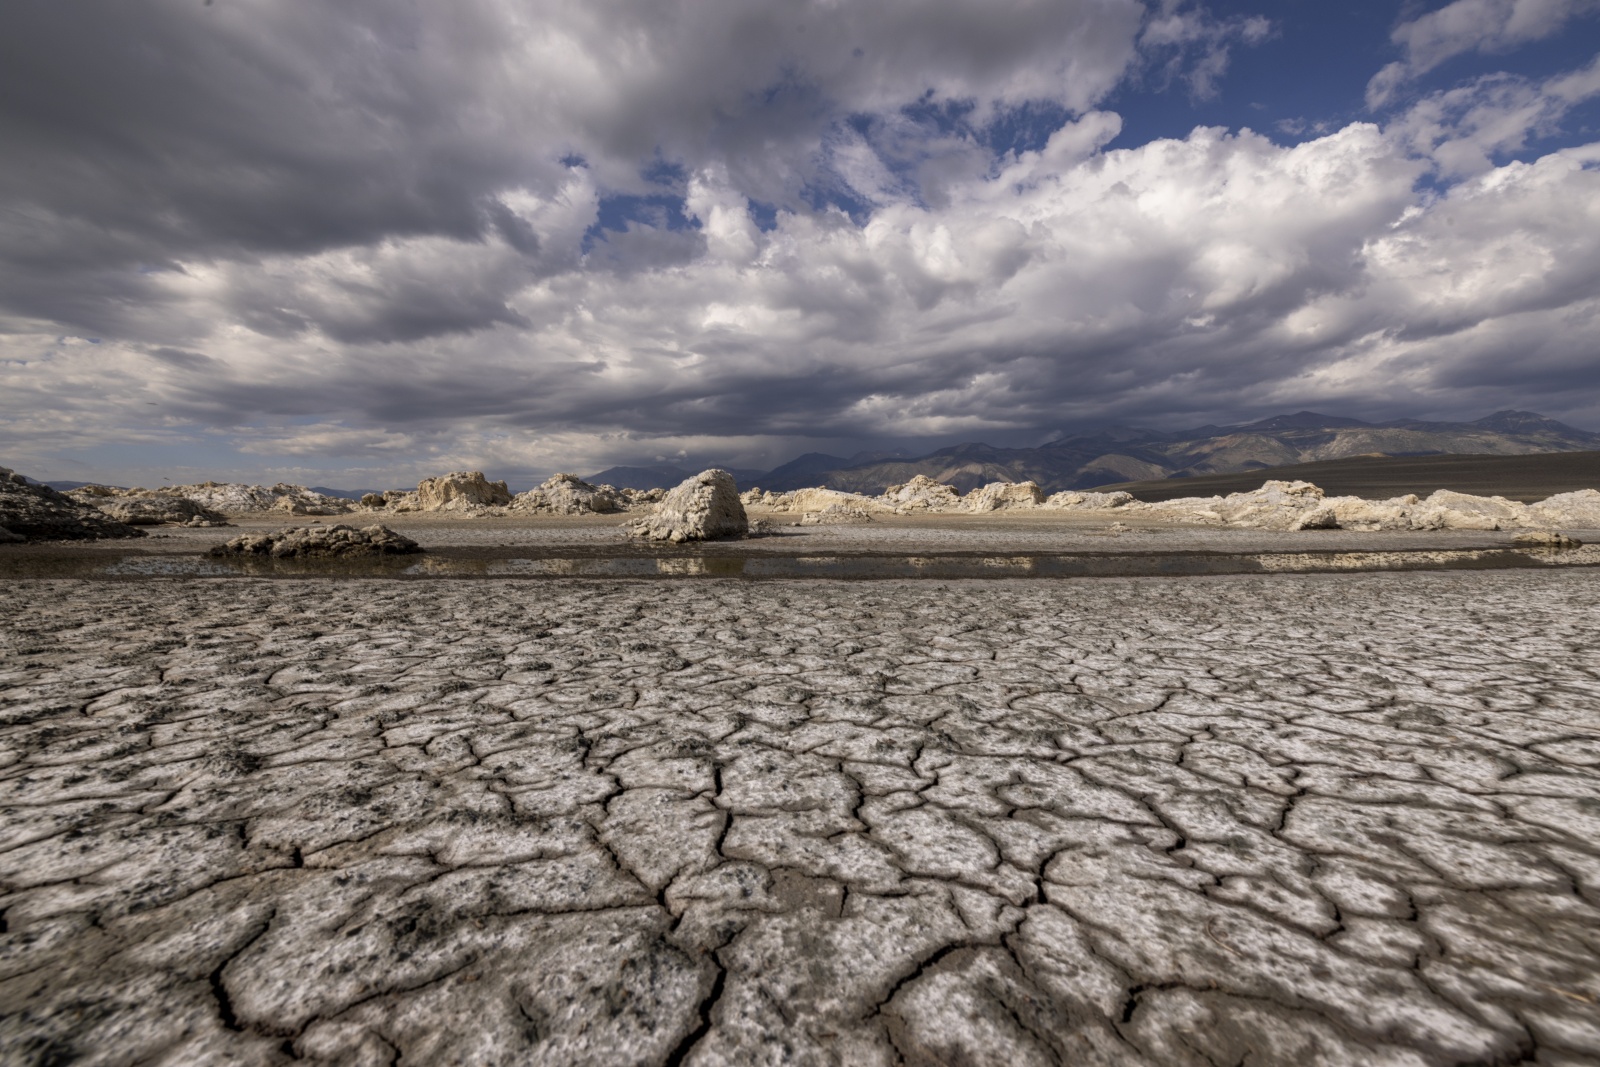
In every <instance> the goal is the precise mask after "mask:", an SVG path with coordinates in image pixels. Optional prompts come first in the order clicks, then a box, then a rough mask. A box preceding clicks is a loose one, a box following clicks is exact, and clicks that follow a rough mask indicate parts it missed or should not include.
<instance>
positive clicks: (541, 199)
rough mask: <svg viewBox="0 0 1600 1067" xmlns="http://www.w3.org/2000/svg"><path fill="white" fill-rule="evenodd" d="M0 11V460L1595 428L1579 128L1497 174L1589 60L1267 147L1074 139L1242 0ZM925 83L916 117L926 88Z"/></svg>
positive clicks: (1112, 131) (1191, 75) (1232, 36)
mask: <svg viewBox="0 0 1600 1067" xmlns="http://www.w3.org/2000/svg"><path fill="white" fill-rule="evenodd" d="M1480 6H1482V5H1480ZM1489 6H1490V7H1492V6H1493V5H1489ZM1567 6H1571V5H1567ZM1497 10H1498V9H1497ZM8 24H9V29H10V32H8V33H7V34H5V35H0V100H4V101H5V103H4V105H3V107H0V143H5V144H6V145H7V146H8V150H7V154H8V160H9V161H8V164H7V166H5V167H0V202H3V203H4V204H5V205H6V207H5V210H4V211H3V212H0V311H3V314H4V315H5V318H4V320H3V323H0V327H3V333H4V337H3V338H0V360H3V361H4V362H3V363H0V375H3V377H4V380H5V383H6V385H7V389H6V390H5V395H4V397H3V398H0V409H3V410H4V411H5V412H6V414H7V420H6V422H7V429H6V430H5V431H3V432H0V444H8V443H9V444H8V447H11V448H13V450H15V448H16V447H17V445H16V442H21V441H24V440H26V441H28V442H32V445H31V446H30V447H45V446H43V445H40V444H39V442H47V443H50V445H49V446H50V447H56V446H59V447H68V446H73V447H77V446H80V445H82V444H84V443H85V442H89V441H91V440H92V439H95V437H96V434H98V435H99V439H105V440H112V439H116V438H117V436H118V435H119V434H120V435H122V436H123V437H128V436H132V437H135V438H139V439H143V440H150V441H160V440H163V439H167V437H172V439H177V437H182V438H183V439H185V440H195V439H197V438H195V435H196V434H204V433H216V434H220V435H221V438H220V439H224V440H229V441H232V442H233V445H234V447H237V448H243V449H246V450H249V449H252V448H253V449H263V450H265V449H279V450H282V451H291V452H294V451H298V452H307V453H317V454H321V455H327V456H337V455H345V454H347V455H363V454H370V453H372V452H374V451H377V452H383V451H386V450H390V451H392V450H395V449H399V448H403V447H406V446H407V444H408V442H409V443H411V444H415V443H416V442H417V441H419V440H421V439H423V438H426V439H427V440H429V441H430V442H432V443H431V445H430V447H434V448H436V449H438V450H440V451H441V454H460V455H473V456H478V457H482V456H483V455H484V454H485V453H484V451H483V450H484V449H489V450H491V451H492V450H493V448H495V447H501V446H498V445H493V444H485V443H484V441H485V440H486V435H487V437H493V436H495V435H499V436H500V439H502V440H512V439H516V438H517V437H518V435H522V436H523V437H529V436H530V435H540V436H541V438H542V439H544V440H545V441H546V442H547V444H546V445H545V446H542V447H545V448H546V449H547V450H554V449H558V448H566V449H569V450H573V449H576V450H577V451H578V452H580V453H583V454H584V455H587V456H593V457H594V458H596V459H600V458H606V457H608V455H609V454H618V455H621V454H622V453H623V452H626V451H627V450H628V449H633V450H635V454H636V453H637V450H638V447H639V442H640V441H641V440H645V439H648V438H650V437H652V436H659V437H660V438H662V439H664V440H690V439H696V440H703V439H706V438H717V437H725V438H727V439H729V440H734V439H739V440H742V441H745V442H747V443H748V442H750V441H757V440H760V439H762V438H773V437H782V438H785V439H793V438H801V437H807V436H813V437H823V438H828V437H834V438H849V439H861V438H869V437H874V436H876V437H887V436H897V435H898V436H922V437H936V436H950V435H958V436H959V435H968V436H972V437H981V436H983V434H984V433H986V432H992V431H998V430H1001V429H1006V428H1011V429H1016V428H1029V427H1036V428H1048V427H1051V426H1055V425H1059V424H1061V423H1064V422H1069V421H1073V420H1081V419H1097V418H1121V419H1131V420H1139V419H1146V420H1157V421H1159V420H1168V421H1171V420H1179V421H1182V420H1183V419H1184V418H1185V417H1187V416H1188V415H1191V414H1193V415H1205V416H1207V417H1210V416H1213V415H1223V416H1225V415H1227V414H1229V413H1241V414H1242V413H1248V412H1254V411H1259V410H1262V409H1264V408H1271V407H1274V406H1277V405H1280V404H1281V405H1290V404H1292V405H1297V406H1305V405H1317V404H1325V405H1329V404H1336V405H1339V406H1341V407H1344V408H1347V409H1350V410H1358V411H1360V412H1362V413H1366V414H1369V415H1373V416H1377V415H1382V414H1385V413H1393V414H1411V413H1417V412H1423V411H1426V412H1433V413H1459V414H1474V413H1477V414H1481V411H1480V410H1479V409H1488V408H1492V407H1504V406H1507V405H1508V404H1511V403H1514V404H1515V405H1516V406H1526V407H1533V408H1538V409H1541V410H1547V411H1551V412H1553V413H1558V414H1565V415H1567V416H1568V417H1569V418H1576V419H1578V421H1580V422H1582V421H1585V420H1587V421H1588V422H1590V423H1593V422H1595V421H1597V420H1600V410H1595V409H1594V407H1593V400H1592V396H1593V392H1592V390H1593V389H1594V387H1595V386H1596V385H1597V384H1600V381H1597V377H1600V372H1597V371H1596V361H1595V359H1594V350H1593V345H1592V343H1591V342H1590V341H1589V340H1587V339H1588V338H1592V337H1594V336H1596V330H1595V326H1596V325H1597V323H1596V321H1595V320H1596V316H1597V313H1600V301H1597V298H1596V295H1595V294H1596V293H1600V148H1596V147H1594V146H1591V147H1589V148H1575V149H1567V150H1564V151H1562V152H1558V153H1554V154H1551V155H1549V156H1546V157H1544V158H1542V159H1539V160H1537V161H1536V162H1532V163H1512V164H1497V163H1496V160H1497V159H1499V158H1501V157H1502V156H1503V153H1505V152H1506V151H1515V150H1520V149H1521V148H1522V147H1523V146H1524V145H1525V144H1526V143H1527V142H1528V140H1529V139H1530V138H1531V137H1534V136H1536V135H1539V134H1541V133H1545V132H1548V131H1549V130H1550V129H1552V128H1555V127H1556V126H1559V124H1560V122H1561V120H1562V116H1563V115H1564V114H1565V113H1566V110H1567V109H1570V108H1571V107H1572V106H1574V105H1576V104H1577V103H1580V102H1582V101H1584V100H1587V99H1590V98H1592V97H1593V96H1595V95H1596V94H1600V65H1597V66H1595V67H1591V68H1588V69H1586V70H1579V71H1574V72H1571V73H1569V74H1567V75H1565V76H1563V77H1562V78H1554V79H1550V80H1547V81H1545V82H1539V83H1536V82H1531V81H1527V80H1525V79H1515V78H1508V77H1505V76H1501V77H1498V78H1494V79H1484V80H1480V81H1479V82H1475V83H1472V84H1468V85H1464V86H1461V87H1459V88H1458V89H1456V90H1453V91H1452V92H1451V93H1441V94H1434V95H1432V96H1429V97H1426V98H1423V99H1420V100H1417V101H1415V102H1414V103H1413V104H1412V105H1408V108H1407V109H1406V110H1405V111H1403V112H1396V113H1394V114H1392V115H1389V116H1386V117H1385V118H1384V120H1383V121H1382V122H1375V123H1371V124H1355V125H1351V126H1349V127H1347V128H1345V129H1343V130H1340V131H1338V132H1336V133H1333V134H1330V135H1328V136H1326V137H1323V138H1321V139H1318V140H1315V141H1309V142H1306V143H1304V144H1300V145H1297V146H1292V147H1289V146H1284V145H1280V144H1275V143H1273V142H1272V141H1270V140H1269V139H1267V138H1265V137H1262V136H1259V135H1256V134H1252V133H1249V132H1240V133H1228V132H1226V131H1218V130H1197V131H1196V132H1195V133H1194V134H1192V135H1191V136H1189V137H1188V138H1187V139H1184V140H1181V141H1162V142H1155V143H1152V144H1148V145H1143V146H1139V147H1134V148H1126V149H1118V150H1106V149H1105V148H1104V145H1105V144H1106V143H1107V142H1108V141H1109V140H1110V139H1111V138H1112V137H1114V136H1115V135H1116V133H1117V131H1118V129H1119V125H1120V124H1119V121H1118V119H1117V118H1116V116H1115V115H1111V114H1108V113H1106V112H1103V111H1099V110H1096V105H1097V104H1098V103H1099V102H1100V101H1102V100H1103V99H1104V98H1105V97H1106V96H1107V95H1108V94H1109V93H1110V92H1111V91H1112V90H1113V89H1115V88H1116V87H1117V86H1119V85H1121V84H1124V83H1125V82H1126V81H1127V80H1128V79H1130V78H1141V77H1152V78H1153V77H1160V78H1169V79H1170V78H1182V79H1186V80H1187V81H1188V83H1189V84H1190V87H1191V89H1193V90H1195V91H1201V90H1203V89H1204V88H1205V86H1207V85H1214V83H1215V79H1216V77H1217V76H1218V71H1219V70H1220V69H1221V68H1222V67H1223V66H1225V63H1226V52H1227V49H1228V48H1229V47H1247V46H1249V44H1250V43H1251V42H1252V41H1254V40H1257V39H1259V38H1260V37H1261V36H1262V35H1263V34H1264V32H1265V30H1264V28H1263V26H1262V25H1260V24H1256V23H1249V24H1247V23H1245V22H1236V23H1222V22H1218V21H1216V20H1214V19H1210V18H1209V16H1206V15H1205V14H1204V13H1203V12H1202V11H1200V10H1199V9H1197V8H1186V7H1183V6H1180V5H1175V4H1171V3H1168V4H1164V5H1160V6H1159V7H1158V8H1154V9H1151V10H1146V9H1145V8H1144V7H1143V6H1141V5H1140V4H1139V3H1135V2H1134V0H1082V2H1076V3H1071V2H1054V3H1030V2H1023V0H1015V2H1013V3H1008V4H996V3H994V2H992V0H990V2H985V3H978V2H976V0H959V2H958V0H943V2H940V3H918V4H912V3H909V2H886V3H881V4H872V5H832V4H822V3H808V2H800V0H792V2H779V3H769V4H765V5H762V6H761V7H760V8H759V9H758V10H752V8H751V5H748V4H746V3H742V2H741V3H735V2H733V0H701V2H697V3H688V2H684V3H680V4H659V5H636V4H624V3H610V4H607V3H595V2H592V0H591V2H586V3H571V4H563V3H542V4H537V5H530V4H510V3H493V2H489V0H476V2H470V3H465V2H464V3H460V4H453V5H450V6H449V9H448V10H445V9H444V8H442V7H436V6H434V5H422V4H416V5H410V6H407V5H399V4H392V3H383V4H378V3H348V4H340V5H329V6H328V9H327V10H324V9H315V10H312V9H305V8H293V9H291V8H285V7H282V6H281V5H274V4H268V3H264V2H263V3H251V2H243V0H218V2H217V3H215V4H213V5H210V6H203V5H201V4H199V3H181V4H180V3H176V2H152V3H148V4H141V5H137V6H134V5H126V4H121V3H114V2H109V0H108V2H101V3H89V2H85V3H80V4H74V5H70V6H69V5H59V4H43V3H40V4H28V5H25V6H23V7H21V8H20V9H18V11H16V12H13V13H11V14H10V15H8ZM1419 39H1420V38H1419ZM1415 47H1416V48H1420V47H1421V46H1420V45H1419V46H1415ZM1436 50H1437V49H1436ZM1419 54H1421V53H1420V52H1419ZM1428 54H1429V55H1431V54H1432V53H1428ZM1417 62H1419V63H1420V62H1421V61H1420V60H1418V61H1417ZM1174 64H1176V66H1174ZM1208 79H1209V80H1208ZM913 104H915V105H918V107H919V108H920V109H921V110H917V109H913V110H906V109H907V108H908V106H910V105H913ZM944 105H955V111H953V112H950V114H958V115H961V116H964V118H963V119H962V122H958V123H951V122H946V123H944V124H934V123H931V122H930V120H928V119H927V118H926V115H927V113H928V112H929V111H930V110H932V111H937V110H939V109H940V108H941V107H943V106H944ZM1024 106H1029V107H1034V108H1040V107H1044V108H1053V109H1056V113H1059V114H1064V115H1067V116H1069V119H1068V120H1067V121H1066V124H1065V125H1063V126H1062V127H1061V128H1060V129H1059V130H1058V131H1057V132H1056V133H1055V134H1054V136H1053V137H1052V138H1051V139H1050V142H1049V143H1048V145H1046V146H1045V147H1043V148H1042V149H1040V150H1038V151H1033V152H1021V153H1018V152H1009V153H1006V154H1003V155H996V154H995V153H994V152H993V151H992V149H991V148H990V147H988V146H987V145H986V144H985V143H984V141H983V137H982V134H983V127H984V123H986V122H988V121H989V120H990V119H991V118H994V117H996V116H1003V115H1005V114H1008V113H1010V112H1012V111H1013V109H1016V108H1019V107H1024ZM580 159H581V161H582V162H581V163H580V162H578V160H580ZM652 174H653V175H654V179H652V177H650V175H652ZM1428 177H1432V178H1434V179H1436V180H1439V181H1447V182H1448V183H1449V184H1448V185H1447V186H1446V187H1444V188H1443V190H1442V191H1432V192H1430V191H1427V188H1428V187H1426V186H1424V185H1419V182H1421V181H1422V179H1424V178H1428ZM617 194H630V195H647V194H648V195H664V196H668V197H680V198H682V200H683V212H684V214H685V216H686V217H687V218H689V219H690V220H691V227H690V228H687V229H674V228H670V227H669V226H668V225H667V222H666V217H665V215H662V216H661V217H658V218H656V219H654V220H653V221H652V220H651V219H650V218H649V217H648V215H643V216H641V217H636V218H635V219H634V220H633V221H632V222H629V223H627V224H626V225H625V226H623V227H622V228H621V229H613V230H610V231H607V232H605V233H603V234H597V232H596V230H595V225H596V222H597V220H598V219H599V217H600V216H599V213H600V211H601V205H602V202H603V198H605V197H608V196H614V195H617ZM829 197H832V198H833V199H835V200H837V201H839V202H842V203H848V204H853V205H855V207H854V211H855V215H854V217H851V216H850V215H847V214H845V213H844V212H842V211H840V210H839V209H838V208H834V207H828V206H825V205H824V204H822V203H821V201H823V200H826V199H828V198H829ZM751 201H756V202H759V203H761V204H766V205H774V206H776V208H777V209H778V214H777V221H776V225H775V227H772V228H770V229H768V230H765V231H764V230H762V229H761V228H760V227H758V226H757V224H756V219H755V217H754V216H753V215H752V212H751V208H750V202H751ZM73 336H77V337H92V338H96V339H99V340H100V343H98V344H93V345H86V344H78V343H73V342H71V341H67V342H66V343H62V341H61V339H62V338H63V337H67V338H70V337H73ZM1585 390H1588V391H1589V393H1588V396H1587V397H1586V396H1585V395H1584V391H1585ZM1585 405H1589V406H1585ZM89 427H94V429H93V430H90V429H89ZM6 435H9V437H8V436H6ZM164 435H165V436H164ZM173 435H176V437H173ZM185 435H187V436H185ZM408 435H409V436H408ZM418 435H421V436H418ZM607 435H610V436H609V437H608V436H607ZM617 435H623V436H622V437H618V436H617ZM608 440H609V441H610V442H611V443H609V444H608V443H606V441H608ZM451 441H455V442H457V445H452V444H451ZM452 448H455V452H454V453H452V451H451V450H452ZM474 450H477V451H474ZM540 455H543V453H539V452H538V451H537V450H535V451H532V452H530V451H526V450H524V451H523V452H521V453H519V456H520V458H521V459H522V460H526V461H527V462H529V463H533V464H537V463H539V462H541V460H540V459H539V458H538V456H540ZM491 458H492V457H491ZM560 458H561V457H559V456H552V457H551V462H558V461H559V460H560Z"/></svg>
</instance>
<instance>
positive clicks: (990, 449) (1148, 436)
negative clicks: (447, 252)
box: [589, 409, 1600, 494]
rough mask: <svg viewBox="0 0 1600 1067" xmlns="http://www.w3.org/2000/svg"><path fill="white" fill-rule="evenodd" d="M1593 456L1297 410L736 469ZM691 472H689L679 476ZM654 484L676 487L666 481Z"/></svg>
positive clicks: (963, 476) (1468, 426) (1155, 470)
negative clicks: (1233, 420) (1037, 441)
mask: <svg viewBox="0 0 1600 1067" xmlns="http://www.w3.org/2000/svg"><path fill="white" fill-rule="evenodd" d="M1597 449H1600V434H1597V433H1591V432H1589V431H1587V430H1580V429H1577V428H1576V427H1573V426H1568V425H1566V424H1565V423H1562V422H1558V421H1556V420H1555V419H1550V418H1547V417H1545V416H1543V415H1540V414H1538V413H1537V412H1531V411H1516V410H1512V409H1506V410H1502V411H1496V412H1494V413H1493V414H1490V415H1486V416H1485V417H1483V418H1481V419H1478V420H1476V421H1473V422H1433V421H1427V420H1423V419H1396V420H1391V421H1389V422H1366V421H1364V420H1362V419H1355V418H1350V417H1348V416H1341V415H1325V414H1322V413H1320V412H1315V411H1297V412H1294V413H1292V414H1284V415H1273V416H1269V417H1268V418H1265V419H1258V420H1256V421H1254V422H1249V423H1242V424H1239V425H1234V426H1215V425H1211V426H1201V427H1197V428H1195V429H1191V430H1181V431H1177V432H1173V433H1166V432H1162V431H1159V430H1149V429H1144V428H1142V427H1132V426H1107V427H1103V428H1100V429H1097V430H1094V431H1090V432H1085V433H1075V434H1064V435H1063V436H1061V437H1059V438H1056V439H1054V440H1050V441H1047V442H1045V443H1044V444H1042V445H1039V446H1036V447H1025V448H1008V447H999V446H994V445H989V444H985V443H983V442H978V441H969V442H962V443H960V444H955V445H949V446H947V447H945V448H940V449H935V450H934V451H932V452H928V453H925V454H923V455H920V456H913V457H906V458H899V457H892V456H888V457H885V458H872V459H865V456H864V455H861V454H858V456H856V457H852V459H853V460H855V462H851V461H850V460H845V459H844V458H843V457H839V456H831V455H828V454H826V453H820V452H808V453H806V454H805V455H802V456H798V457H796V458H795V459H793V460H790V461H789V462H788V463H785V464H781V465H780V466H777V467H774V468H773V469H772V470H770V471H765V472H754V471H738V472H735V477H736V478H738V480H739V483H740V484H741V485H743V486H746V487H750V486H755V487H759V488H762V489H770V490H772V491H774V492H786V491H789V490H792V489H803V488H807V487H810V486H822V487H826V488H829V489H840V490H844V491H847V492H858V493H869V494H876V493H881V492H883V491H884V490H885V489H887V488H888V487H889V486H890V485H896V484H903V483H905V482H908V481H910V480H911V479H912V478H913V477H915V476H916V475H918V474H921V475H925V476H927V477H929V478H933V479H934V480H936V481H940V482H945V483H947V484H950V485H954V486H956V487H957V488H958V489H960V490H961V491H962V492H970V491H971V490H973V489H975V488H977V487H979V486H981V485H985V484H987V483H989V482H996V481H1008V482H1022V481H1033V482H1037V483H1038V484H1039V486H1040V487H1041V488H1043V489H1044V490H1045V491H1047V492H1059V491H1061V490H1065V489H1093V488H1096V487H1098V486H1102V485H1110V484H1115V483H1121V482H1132V481H1140V482H1143V481H1152V480H1157V479H1173V478H1191V477H1200V476H1207V475H1218V474H1232V473H1236V472H1240V471H1249V470H1265V469H1267V468H1271V467H1283V466H1292V465H1294V464H1299V463H1314V462H1320V461H1327V460H1338V459H1346V458H1349V457H1353V456H1363V455H1384V456H1431V455H1469V454H1470V455H1536V454H1541V453H1547V452H1582V451H1591V450H1597ZM866 455H871V454H866ZM877 455H878V456H884V454H883V453H879V454H877ZM863 460H864V461H863ZM830 464H837V465H830ZM624 469H626V470H639V469H641V468H612V469H611V471H603V472H601V473H600V474H598V475H594V476H591V478H590V479H589V480H591V481H596V480H598V481H605V480H606V478H605V475H607V474H610V473H611V472H612V471H619V470H624ZM674 472H676V468H674ZM663 473H665V472H663ZM691 473H693V472H689V471H685V472H683V476H684V477H688V476H689V474H691ZM678 480H681V479H678ZM612 484H615V485H619V486H621V484H622V483H620V482H612ZM657 484H660V485H662V486H666V485H670V484H675V482H668V481H665V480H663V481H661V482H659V483H657ZM630 487H631V488H655V486H654V485H635V486H630Z"/></svg>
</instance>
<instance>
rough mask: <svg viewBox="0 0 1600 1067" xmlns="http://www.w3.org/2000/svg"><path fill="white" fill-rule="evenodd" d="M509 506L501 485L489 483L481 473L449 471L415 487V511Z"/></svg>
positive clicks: (509, 493)
mask: <svg viewBox="0 0 1600 1067" xmlns="http://www.w3.org/2000/svg"><path fill="white" fill-rule="evenodd" d="M509 503H511V490H510V489H508V488H506V483H505V482H491V481H490V480H489V479H488V478H486V477H484V474H483V472H482V471H451V472H450V473H449V474H441V475H438V476H437V477H434V478H424V479H422V481H420V482H418V483H417V510H418V511H460V510H465V509H467V508H471V507H501V506H504V505H506V504H509Z"/></svg>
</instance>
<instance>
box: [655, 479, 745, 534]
mask: <svg viewBox="0 0 1600 1067" xmlns="http://www.w3.org/2000/svg"><path fill="white" fill-rule="evenodd" d="M749 529H750V520H749V518H748V517H747V516H746V515H745V512H744V504H743V503H741V502H740V500H739V487H738V486H737V485H735V484H734V481H733V475H731V474H729V473H728V472H727V471H725V470H708V471H701V472H700V473H699V474H697V475H695V476H694V477H693V478H690V479H688V480H686V481H685V482H683V483H682V484H681V485H679V486H677V487H676V488H675V489H672V490H671V491H669V492H668V493H667V495H666V497H665V498H664V499H663V500H662V501H661V503H660V504H658V505H656V507H655V509H654V510H653V511H651V512H650V514H648V515H646V516H644V517H643V518H639V519H635V520H634V521H633V522H631V523H629V524H628V532H629V534H630V536H633V537H641V538H648V539H649V540H652V541H671V542H673V543H675V544H677V543H681V542H683V541H715V540H721V539H725V538H734V537H743V536H744V535H745V534H746V533H747V532H749Z"/></svg>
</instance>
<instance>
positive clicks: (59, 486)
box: [29, 478, 127, 493]
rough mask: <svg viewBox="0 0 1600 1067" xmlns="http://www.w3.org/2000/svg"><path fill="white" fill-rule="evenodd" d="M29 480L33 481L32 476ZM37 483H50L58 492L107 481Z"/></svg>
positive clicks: (109, 487) (66, 491) (45, 483)
mask: <svg viewBox="0 0 1600 1067" xmlns="http://www.w3.org/2000/svg"><path fill="white" fill-rule="evenodd" d="M29 481H32V479H31V478H30V479H29ZM34 484H36V485H48V486H49V487H50V488H51V489H54V490H55V491H56V492H58V493H70V492H71V491H72V490H74V489H82V488H83V487H84V486H86V485H106V483H105V482H36V483H34ZM106 488H107V489H126V488H127V486H125V485H106Z"/></svg>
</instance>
